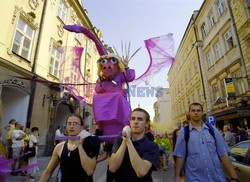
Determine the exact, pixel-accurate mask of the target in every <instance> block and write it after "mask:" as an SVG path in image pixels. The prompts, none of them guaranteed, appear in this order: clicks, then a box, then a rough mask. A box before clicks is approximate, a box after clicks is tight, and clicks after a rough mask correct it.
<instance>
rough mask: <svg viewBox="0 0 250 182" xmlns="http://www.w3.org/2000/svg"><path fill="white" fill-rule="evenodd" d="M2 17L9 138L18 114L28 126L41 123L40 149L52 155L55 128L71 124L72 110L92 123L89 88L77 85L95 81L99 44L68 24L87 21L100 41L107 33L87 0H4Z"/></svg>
mask: <svg viewBox="0 0 250 182" xmlns="http://www.w3.org/2000/svg"><path fill="white" fill-rule="evenodd" d="M0 15H1V17H4V18H1V20H0V24H1V25H2V26H1V27H2V28H1V30H0V31H1V34H2V35H4V36H1V38H0V43H1V44H0V46H1V48H0V74H1V79H0V96H1V99H2V102H3V111H4V112H3V120H2V123H1V129H2V130H3V137H4V136H5V135H6V131H4V129H3V127H4V126H6V125H7V124H8V121H9V120H10V119H12V118H14V119H16V120H17V121H19V122H21V124H22V125H23V126H24V127H28V128H31V127H33V126H37V127H39V129H40V139H41V140H40V149H41V150H40V152H41V153H45V154H50V153H51V151H52V149H53V144H54V137H55V130H56V128H57V126H65V119H66V116H67V115H68V114H69V113H73V112H77V113H79V114H80V115H82V116H83V117H84V118H85V122H86V123H85V125H87V126H88V127H91V126H92V118H93V117H92V116H93V114H92V109H91V105H92V98H91V97H88V95H87V91H88V90H89V89H88V88H87V86H86V87H85V86H82V85H81V86H78V85H73V84H80V83H83V82H84V80H85V81H86V82H87V83H94V82H95V81H96V79H97V75H96V72H97V69H96V60H97V59H98V53H97V50H96V48H95V46H94V43H93V42H92V41H91V40H90V39H88V38H87V37H85V36H84V35H82V34H76V33H71V32H68V31H66V30H65V29H63V26H64V25H71V24H81V25H84V26H85V27H87V28H88V29H90V30H92V31H93V33H94V34H95V35H96V36H97V37H99V38H100V39H101V36H102V35H101V32H100V30H98V29H96V28H95V27H94V26H93V25H92V23H91V21H90V20H89V18H88V15H87V12H86V10H84V9H83V8H82V4H81V1H75V0H53V1H49V0H28V1H22V0H17V1H11V2H10V1H7V0H3V1H1V2H0ZM82 47H83V49H82ZM72 50H74V51H75V50H78V51H79V52H78V54H76V53H75V52H74V51H72ZM60 83H70V84H72V85H68V84H66V85H62V84H60ZM90 89H93V88H90ZM72 93H73V94H72ZM79 98H80V99H79ZM90 129H91V128H90Z"/></svg>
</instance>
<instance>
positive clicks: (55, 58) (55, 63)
mask: <svg viewBox="0 0 250 182" xmlns="http://www.w3.org/2000/svg"><path fill="white" fill-rule="evenodd" d="M60 58H61V53H60V52H59V50H58V49H57V48H55V47H54V46H53V47H52V49H51V56H50V66H49V73H50V74H51V75H54V76H55V77H57V78H58V77H59V66H60V65H59V63H60Z"/></svg>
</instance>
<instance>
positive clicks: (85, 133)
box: [78, 129, 91, 138]
mask: <svg viewBox="0 0 250 182" xmlns="http://www.w3.org/2000/svg"><path fill="white" fill-rule="evenodd" d="M78 136H80V137H81V138H86V137H88V136H91V133H90V132H88V131H86V130H85V129H83V130H82V131H81V132H80V133H79V134H78Z"/></svg>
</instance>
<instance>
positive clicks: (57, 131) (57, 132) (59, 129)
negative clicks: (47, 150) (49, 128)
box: [55, 126, 64, 145]
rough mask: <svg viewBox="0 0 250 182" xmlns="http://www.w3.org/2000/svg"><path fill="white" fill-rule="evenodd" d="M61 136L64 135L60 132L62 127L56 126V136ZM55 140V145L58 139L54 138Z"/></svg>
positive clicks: (58, 141)
mask: <svg viewBox="0 0 250 182" xmlns="http://www.w3.org/2000/svg"><path fill="white" fill-rule="evenodd" d="M62 136H64V135H63V133H62V127H61V126H58V127H57V130H56V138H57V137H62ZM55 142H56V145H57V144H58V143H60V140H57V139H56V140H55Z"/></svg>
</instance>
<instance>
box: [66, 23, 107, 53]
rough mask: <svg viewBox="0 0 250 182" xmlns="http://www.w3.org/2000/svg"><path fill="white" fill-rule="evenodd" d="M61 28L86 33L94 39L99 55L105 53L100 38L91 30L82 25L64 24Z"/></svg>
mask: <svg viewBox="0 0 250 182" xmlns="http://www.w3.org/2000/svg"><path fill="white" fill-rule="evenodd" d="M63 28H65V29H66V30H68V31H71V32H75V33H83V34H84V35H86V36H87V37H88V38H90V39H91V40H93V41H94V43H95V45H96V48H97V51H98V53H99V54H100V56H102V55H105V54H106V50H105V48H104V46H103V45H102V43H101V42H100V40H99V39H98V38H97V37H96V36H95V35H94V34H93V32H91V31H90V30H89V29H87V28H86V27H84V26H81V25H76V24H75V25H64V26H63Z"/></svg>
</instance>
